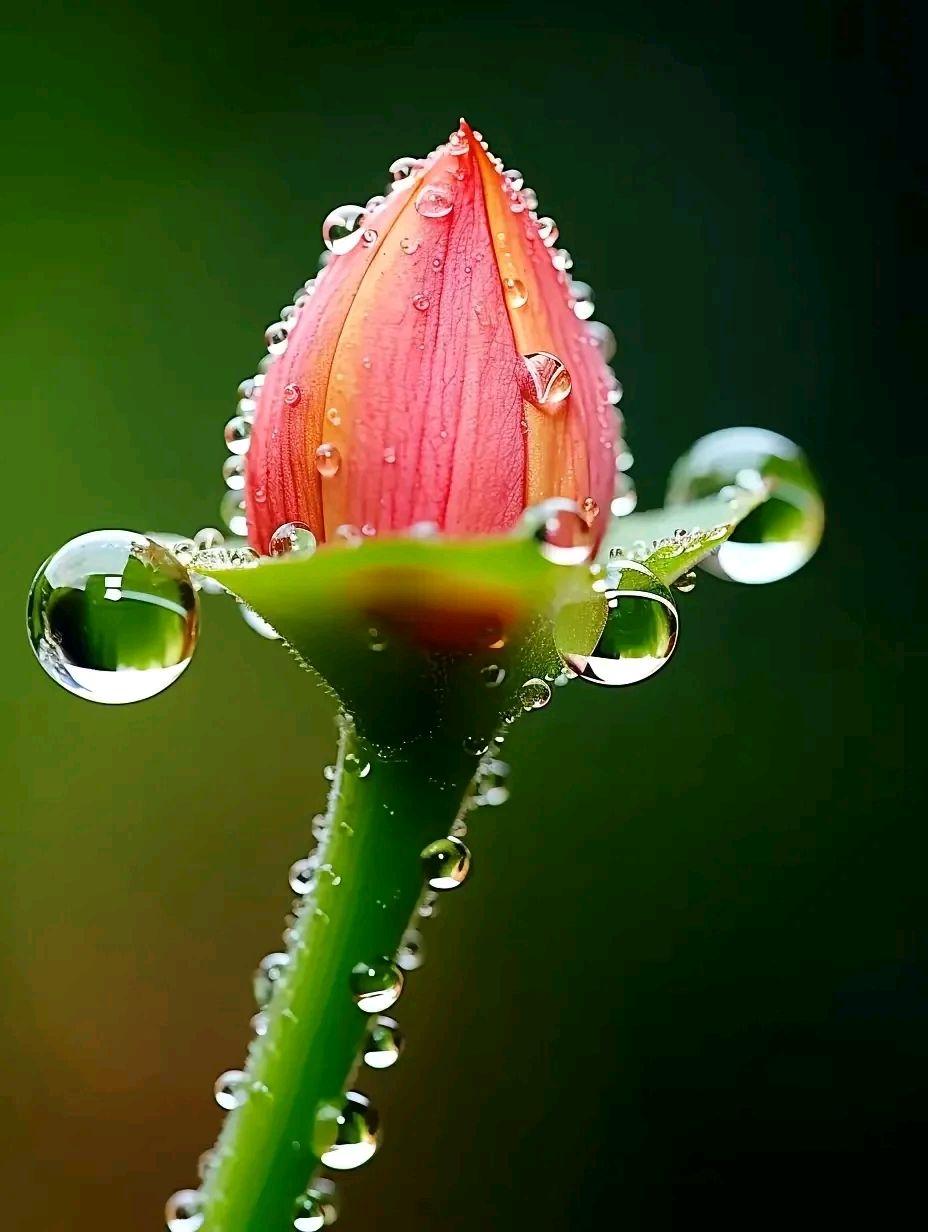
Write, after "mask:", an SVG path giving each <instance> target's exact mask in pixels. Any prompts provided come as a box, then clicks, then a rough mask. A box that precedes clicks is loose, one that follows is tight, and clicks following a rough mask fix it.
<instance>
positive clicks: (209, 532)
mask: <svg viewBox="0 0 928 1232" xmlns="http://www.w3.org/2000/svg"><path fill="white" fill-rule="evenodd" d="M225 541H226V537H225V535H224V534H223V533H222V531H221V530H217V529H216V528H215V526H204V527H203V529H202V530H198V531H197V533H196V534H195V535H194V536H193V546H194V548H195V549H196V551H197V552H205V551H208V550H209V549H210V548H221V547H222V545H223V544H224V543H225Z"/></svg>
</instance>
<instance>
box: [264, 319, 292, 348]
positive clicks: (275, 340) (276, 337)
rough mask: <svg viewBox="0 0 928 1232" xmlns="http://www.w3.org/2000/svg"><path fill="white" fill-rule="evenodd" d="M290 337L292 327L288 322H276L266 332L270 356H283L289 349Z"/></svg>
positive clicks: (265, 336) (265, 339)
mask: <svg viewBox="0 0 928 1232" xmlns="http://www.w3.org/2000/svg"><path fill="white" fill-rule="evenodd" d="M289 337H290V327H289V325H288V324H287V323H286V321H275V322H274V323H273V325H269V326H268V327H267V329H266V330H265V331H264V341H265V342H266V343H267V349H268V354H269V355H283V353H284V351H286V349H287V340H288V339H289Z"/></svg>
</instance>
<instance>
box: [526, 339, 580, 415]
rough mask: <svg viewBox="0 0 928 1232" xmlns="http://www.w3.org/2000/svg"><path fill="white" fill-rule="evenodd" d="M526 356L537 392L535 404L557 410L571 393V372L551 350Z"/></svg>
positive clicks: (546, 408) (527, 365)
mask: <svg viewBox="0 0 928 1232" xmlns="http://www.w3.org/2000/svg"><path fill="white" fill-rule="evenodd" d="M524 358H525V365H526V367H527V369H528V373H529V376H530V377H531V382H532V386H533V388H534V392H535V397H534V402H535V404H536V405H537V406H540V407H543V408H544V409H545V410H557V409H558V408H559V407H560V404H561V403H562V402H563V401H564V399H565V398H567V397H569V395H570V391H571V380H570V373H569V372H568V371H567V369H566V367H565V366H564V364H563V363H562V362H561V361H560V360H559V359H558V357H557V356H556V355H552V354H551V352H550V351H534V352H532V354H531V355H526V356H525V357H524Z"/></svg>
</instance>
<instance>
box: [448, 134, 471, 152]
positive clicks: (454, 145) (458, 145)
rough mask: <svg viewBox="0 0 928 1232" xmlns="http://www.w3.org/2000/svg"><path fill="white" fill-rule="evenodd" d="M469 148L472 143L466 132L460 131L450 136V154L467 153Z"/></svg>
mask: <svg viewBox="0 0 928 1232" xmlns="http://www.w3.org/2000/svg"><path fill="white" fill-rule="evenodd" d="M469 149H470V143H469V142H468V140H467V137H466V136H465V135H464V133H462V132H460V131H458V132H456V133H452V134H451V136H450V137H449V138H448V152H449V154H466V153H467V151H468V150H469Z"/></svg>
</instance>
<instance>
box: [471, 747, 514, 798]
mask: <svg viewBox="0 0 928 1232" xmlns="http://www.w3.org/2000/svg"><path fill="white" fill-rule="evenodd" d="M508 777H509V766H508V765H507V764H506V762H504V761H499V760H498V759H497V758H491V759H490V760H489V761H487V762H486V763H485V764H484V765H483V766H482V767H481V770H480V779H479V782H478V795H477V800H478V802H479V803H480V804H482V805H489V807H490V808H496V807H497V806H499V805H500V804H505V803H506V801H507V800H508V799H509V787H508V785H507V779H508Z"/></svg>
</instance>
